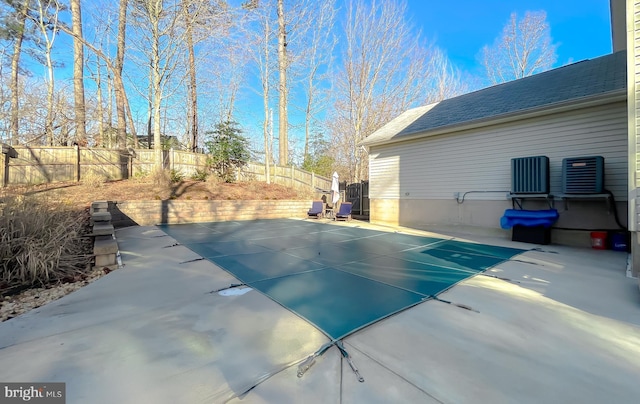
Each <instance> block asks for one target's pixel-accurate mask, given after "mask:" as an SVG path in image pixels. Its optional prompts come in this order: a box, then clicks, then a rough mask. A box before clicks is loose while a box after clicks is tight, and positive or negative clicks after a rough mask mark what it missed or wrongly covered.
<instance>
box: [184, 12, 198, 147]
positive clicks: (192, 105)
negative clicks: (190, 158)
mask: <svg viewBox="0 0 640 404" xmlns="http://www.w3.org/2000/svg"><path fill="white" fill-rule="evenodd" d="M182 7H183V12H184V18H185V21H186V25H187V26H186V30H187V32H186V37H187V50H188V53H189V62H188V63H189V67H188V72H187V73H188V75H189V84H188V88H189V92H188V98H189V100H188V108H187V110H188V114H189V116H188V117H187V122H190V123H191V128H189V131H190V132H191V136H190V140H191V151H194V152H195V151H196V150H197V149H198V91H197V89H198V87H197V80H196V79H197V77H196V57H195V50H194V46H193V28H192V27H193V22H192V20H191V17H190V15H189V10H188V7H187V3H186V2H185V1H183V2H182Z"/></svg>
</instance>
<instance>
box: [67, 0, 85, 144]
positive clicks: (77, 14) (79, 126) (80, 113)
mask: <svg viewBox="0 0 640 404" xmlns="http://www.w3.org/2000/svg"><path fill="white" fill-rule="evenodd" d="M71 23H72V27H71V28H72V31H73V34H74V35H73V97H74V110H75V118H76V142H78V143H79V144H82V143H86V141H87V130H86V110H85V102H84V46H83V44H82V39H81V38H82V11H81V8H80V0H71Z"/></svg>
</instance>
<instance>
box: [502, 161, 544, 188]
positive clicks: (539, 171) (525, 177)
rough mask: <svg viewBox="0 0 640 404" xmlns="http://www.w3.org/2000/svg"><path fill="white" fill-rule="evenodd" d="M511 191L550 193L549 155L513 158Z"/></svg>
mask: <svg viewBox="0 0 640 404" xmlns="http://www.w3.org/2000/svg"><path fill="white" fill-rule="evenodd" d="M511 193H513V194H548V193H549V157H547V156H535V157H519V158H514V159H511Z"/></svg>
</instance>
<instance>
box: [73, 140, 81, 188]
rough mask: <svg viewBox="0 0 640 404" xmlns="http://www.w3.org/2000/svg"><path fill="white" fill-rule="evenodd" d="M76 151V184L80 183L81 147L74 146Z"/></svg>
mask: <svg viewBox="0 0 640 404" xmlns="http://www.w3.org/2000/svg"><path fill="white" fill-rule="evenodd" d="M73 148H74V149H75V151H76V182H80V146H78V145H77V144H76V145H74V146H73Z"/></svg>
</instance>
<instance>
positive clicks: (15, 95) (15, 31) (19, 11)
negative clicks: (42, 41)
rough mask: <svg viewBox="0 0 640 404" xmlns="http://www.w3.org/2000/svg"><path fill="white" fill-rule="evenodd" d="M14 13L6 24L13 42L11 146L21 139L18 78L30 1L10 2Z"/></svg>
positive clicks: (7, 31)
mask: <svg viewBox="0 0 640 404" xmlns="http://www.w3.org/2000/svg"><path fill="white" fill-rule="evenodd" d="M5 1H6V2H7V3H8V5H9V6H10V7H11V8H12V12H11V13H10V14H9V15H8V16H7V17H8V19H9V21H6V20H5V21H4V23H5V28H4V30H5V34H4V36H6V37H9V38H10V39H12V40H13V55H12V56H11V81H10V84H9V91H10V92H11V107H10V118H9V144H15V143H17V142H18V138H19V129H20V128H19V122H20V117H19V111H20V98H19V92H18V78H19V74H20V56H21V55H22V42H23V41H24V38H25V29H26V20H27V12H28V11H29V0H22V1H17V2H13V1H11V2H9V1H7V0H5Z"/></svg>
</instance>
